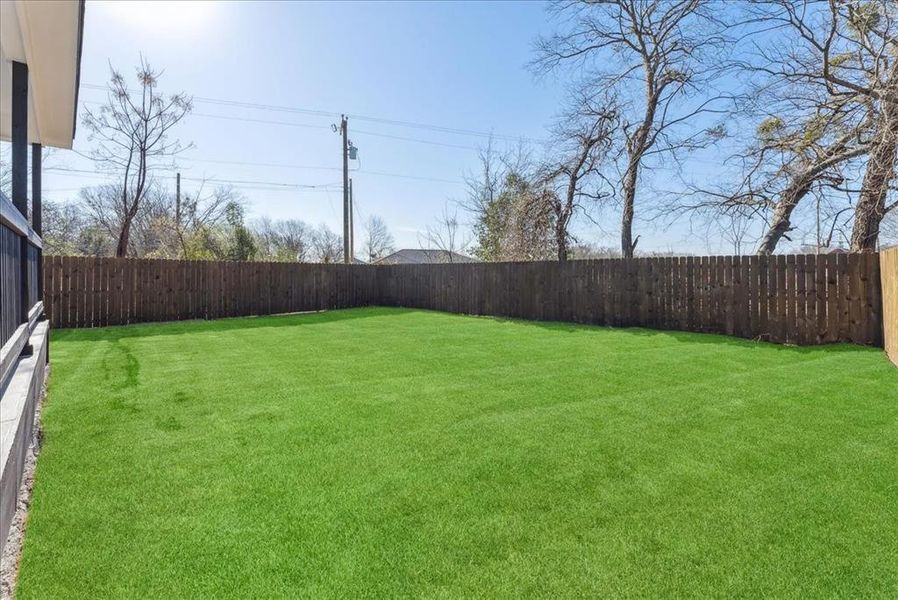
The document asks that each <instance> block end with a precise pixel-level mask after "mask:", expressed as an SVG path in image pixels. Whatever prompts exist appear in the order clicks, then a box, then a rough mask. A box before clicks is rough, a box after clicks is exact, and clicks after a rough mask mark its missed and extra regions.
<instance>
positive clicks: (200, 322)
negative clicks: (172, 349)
mask: <svg viewBox="0 0 898 600" xmlns="http://www.w3.org/2000/svg"><path fill="white" fill-rule="evenodd" d="M394 312H397V313H398V312H413V311H411V310H409V309H397V308H369V307H366V308H344V309H333V310H326V311H319V312H307V313H290V314H280V315H260V316H247V317H226V318H223V319H211V320H204V319H191V320H184V321H162V322H151V323H134V324H132V325H113V326H109V327H93V328H83V329H54V330H52V332H51V333H52V339H53V340H55V341H63V340H64V341H72V342H82V341H93V340H104V341H115V340H120V339H125V338H143V337H156V336H168V335H185V334H194V333H210V332H212V333H219V332H226V331H237V330H242V329H258V328H262V327H296V326H313V325H325V324H329V323H336V322H339V321H351V320H356V319H368V318H372V317H382V316H385V315H387V314H391V313H394Z"/></svg>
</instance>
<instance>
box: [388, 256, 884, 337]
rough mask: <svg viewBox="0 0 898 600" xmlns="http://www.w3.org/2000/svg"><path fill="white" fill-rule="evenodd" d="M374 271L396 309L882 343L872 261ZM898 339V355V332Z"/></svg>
mask: <svg viewBox="0 0 898 600" xmlns="http://www.w3.org/2000/svg"><path fill="white" fill-rule="evenodd" d="M893 260H895V262H898V260H896V259H893ZM376 269H377V278H376V281H377V284H378V290H377V292H376V293H375V294H374V296H375V297H376V298H377V302H378V303H379V304H385V305H390V306H406V307H414V308H427V309H434V310H442V311H449V312H459V313H466V314H478V315H494V316H501V317H512V318H521V319H536V320H562V321H573V322H579V323H591V324H596V325H611V326H643V327H651V328H656V329H673V330H684V331H698V332H708V333H723V334H727V335H734V336H738V337H744V338H753V339H763V340H769V341H773V342H781V343H790V344H820V343H831V342H855V343H859V344H869V345H875V346H880V345H882V343H883V341H882V340H883V333H882V323H883V321H882V308H883V307H882V293H881V292H882V290H881V288H880V286H878V285H875V282H876V281H878V280H879V276H880V259H879V255H877V254H851V255H844V254H843V255H838V254H823V255H797V256H791V255H790V256H771V257H763V256H711V257H691V256H690V257H679V258H676V257H675V258H634V259H602V260H577V261H569V262H568V263H567V264H564V265H559V264H558V263H479V264H455V265H452V264H431V265H384V266H378V267H376ZM895 295H896V296H898V292H895ZM893 310H896V311H898V307H896V308H894V309H893ZM894 337H895V339H896V344H898V331H896V333H895V334H894ZM896 352H898V350H896Z"/></svg>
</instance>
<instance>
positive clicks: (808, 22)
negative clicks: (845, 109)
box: [751, 0, 898, 252]
mask: <svg viewBox="0 0 898 600" xmlns="http://www.w3.org/2000/svg"><path fill="white" fill-rule="evenodd" d="M751 14H752V16H753V17H754V20H755V21H756V22H758V23H761V26H762V28H763V29H764V30H765V31H769V30H771V29H775V28H778V29H781V30H784V31H786V32H788V34H789V35H790V36H791V37H790V38H789V43H788V45H787V46H786V48H785V49H778V48H777V47H776V46H775V45H774V47H773V48H771V49H770V50H767V51H765V52H763V53H762V57H764V58H766V59H767V60H766V62H765V63H764V64H762V65H760V66H759V67H757V68H758V69H760V70H763V71H764V72H766V73H767V74H769V75H770V76H771V77H774V78H777V79H780V80H784V81H788V82H790V83H793V84H801V85H804V86H805V87H806V88H807V89H808V90H811V91H813V90H825V93H826V94H827V95H828V96H829V97H830V98H833V99H835V100H836V101H842V102H843V103H857V104H860V105H862V106H863V107H864V108H865V110H866V119H867V122H868V124H869V129H870V134H869V140H868V150H867V155H866V168H865V171H864V175H863V178H862V182H861V186H860V189H859V190H858V196H857V203H856V206H855V210H854V213H855V217H854V228H853V231H852V234H851V249H852V250H853V251H857V252H860V251H873V250H875V249H876V243H877V239H878V236H879V227H880V223H881V221H882V219H883V217H884V216H885V215H886V213H887V212H888V211H889V210H891V209H892V208H894V205H890V204H887V203H886V199H887V197H888V194H889V189H890V186H891V182H892V181H893V180H894V178H895V172H896V163H898V5H896V4H895V3H894V2H893V1H892V0H846V1H837V0H829V1H828V2H826V3H820V2H810V1H808V0H804V1H795V0H775V1H774V2H769V3H763V4H762V3H758V4H757V5H756V6H754V7H753V9H752V10H751Z"/></svg>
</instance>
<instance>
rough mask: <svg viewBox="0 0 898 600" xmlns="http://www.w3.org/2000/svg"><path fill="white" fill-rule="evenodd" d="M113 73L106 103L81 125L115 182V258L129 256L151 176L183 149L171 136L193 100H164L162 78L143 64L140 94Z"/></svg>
mask: <svg viewBox="0 0 898 600" xmlns="http://www.w3.org/2000/svg"><path fill="white" fill-rule="evenodd" d="M111 72H112V74H111V77H110V80H109V91H108V93H107V99H106V103H105V104H104V105H103V106H101V107H100V109H99V110H93V109H89V108H86V109H85V114H84V118H83V122H84V125H85V127H86V128H87V130H88V131H89V136H88V139H90V140H91V141H94V142H95V143H96V146H95V148H94V150H93V151H92V153H91V157H92V158H93V159H94V160H95V161H96V163H97V165H98V167H99V168H101V169H104V170H106V171H108V172H109V173H110V174H111V175H113V176H114V177H115V178H116V180H117V183H115V187H116V189H117V195H118V198H117V202H118V205H119V207H118V208H117V210H116V213H117V214H119V215H120V216H121V219H120V222H119V231H118V232H117V238H118V240H117V243H116V249H115V255H116V256H125V255H126V254H127V252H128V242H129V236H130V235H131V225H132V223H133V222H134V219H135V218H136V216H137V213H138V211H139V210H140V206H141V202H142V201H143V200H144V198H145V195H146V193H147V190H148V188H149V186H150V178H151V175H152V171H153V170H154V169H155V168H158V167H160V166H161V164H162V163H163V161H165V160H166V159H170V158H171V157H173V156H174V155H176V154H177V153H178V152H180V151H181V150H183V149H184V148H182V146H181V145H180V144H179V143H178V142H177V141H176V140H175V141H172V140H170V139H169V134H170V133H171V131H172V129H173V128H174V127H175V126H176V125H177V124H178V123H179V122H180V121H181V119H183V118H184V116H185V115H187V114H188V113H189V112H190V110H191V99H190V98H189V97H188V96H186V95H184V94H175V95H172V96H169V97H167V98H166V97H163V96H162V95H160V94H159V93H158V92H157V91H156V85H157V83H158V79H159V76H160V75H161V72H159V71H155V70H153V69H152V67H150V65H149V63H147V62H146V61H145V60H143V59H141V63H140V66H139V67H138V68H137V80H138V84H139V89H138V91H136V92H132V91H131V90H129V89H128V87H127V84H126V83H125V78H124V77H123V76H122V75H121V73H119V72H118V71H116V70H115V69H111Z"/></svg>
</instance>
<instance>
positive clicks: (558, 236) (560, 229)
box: [555, 218, 567, 262]
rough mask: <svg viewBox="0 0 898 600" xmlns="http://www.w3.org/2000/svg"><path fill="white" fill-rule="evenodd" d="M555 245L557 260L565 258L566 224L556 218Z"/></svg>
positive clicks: (560, 260) (564, 259)
mask: <svg viewBox="0 0 898 600" xmlns="http://www.w3.org/2000/svg"><path fill="white" fill-rule="evenodd" d="M555 245H556V246H557V247H558V262H565V261H566V260H567V225H565V224H562V223H561V219H560V218H558V219H556V221H555Z"/></svg>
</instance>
